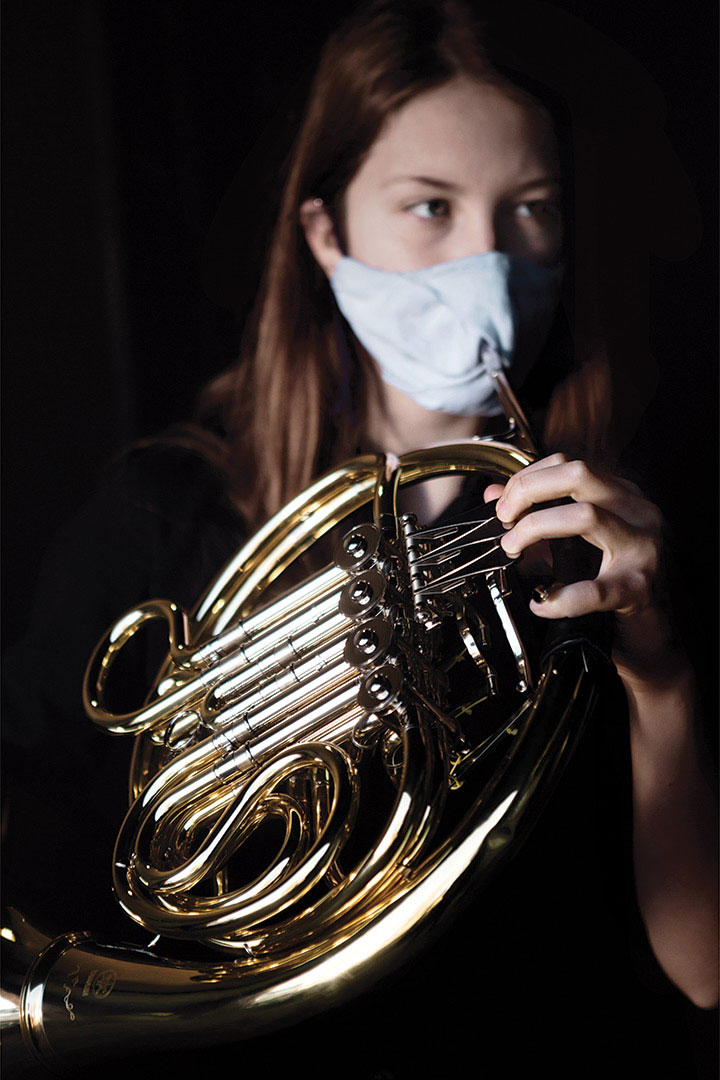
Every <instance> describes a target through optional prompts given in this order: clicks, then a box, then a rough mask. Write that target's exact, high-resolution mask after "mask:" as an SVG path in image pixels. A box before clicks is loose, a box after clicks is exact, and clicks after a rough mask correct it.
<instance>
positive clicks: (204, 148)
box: [3, 0, 718, 663]
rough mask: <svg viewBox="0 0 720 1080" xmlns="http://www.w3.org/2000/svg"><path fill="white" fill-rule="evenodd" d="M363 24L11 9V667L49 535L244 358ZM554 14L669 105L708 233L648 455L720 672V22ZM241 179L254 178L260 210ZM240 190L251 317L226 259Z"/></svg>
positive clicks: (697, 5)
mask: <svg viewBox="0 0 720 1080" xmlns="http://www.w3.org/2000/svg"><path fill="white" fill-rule="evenodd" d="M352 6H353V5H352V4H349V3H347V2H345V0H337V2H335V3H329V2H327V0H322V2H315V3H313V2H312V0H308V2H306V3H302V4H301V3H297V2H295V3H288V2H285V3H284V4H282V5H279V4H276V3H270V4H264V5H263V4H260V3H257V4H251V3H248V2H247V0H241V2H229V0H228V2H222V0H195V2H184V0H144V2H143V0H59V2H58V0H5V3H4V5H3V24H4V25H3V52H4V57H3V81H4V93H3V110H4V128H3V129H4V154H3V174H4V175H3V181H4V230H3V231H4V242H3V263H4V288H3V309H4V317H3V357H4V363H3V415H4V420H3V474H4V483H3V504H4V514H3V545H4V546H3V554H4V559H3V598H4V603H3V617H4V640H5V644H9V643H11V642H12V641H13V640H14V639H15V638H16V637H17V636H18V635H19V634H21V633H22V627H23V618H24V608H25V604H26V602H27V599H28V596H29V594H30V592H31V591H32V586H33V581H34V578H35V574H36V570H37V565H38V562H39V560H40V558H41V556H42V552H43V550H44V548H45V545H46V543H47V541H48V539H49V537H50V535H52V533H53V532H54V531H55V529H56V528H57V525H58V524H59V522H61V521H62V520H63V519H64V518H65V517H67V516H68V515H69V514H70V513H71V512H72V511H73V510H74V509H75V508H76V507H77V506H78V505H79V503H80V502H81V501H82V500H83V498H84V495H85V493H86V492H87V491H88V490H89V489H90V488H91V487H92V486H93V484H94V483H95V481H96V478H97V477H98V475H99V473H100V470H101V469H102V467H103V464H104V462H105V461H107V459H108V457H109V456H110V455H112V454H113V453H114V452H115V451H116V450H117V449H118V448H119V447H121V446H122V445H123V444H124V443H126V442H127V441H128V440H130V439H131V438H133V437H135V436H138V435H142V434H147V433H150V432H153V431H157V430H159V429H160V428H162V427H163V426H165V425H166V424H167V423H168V422H169V421H171V420H173V419H177V418H182V417H184V416H185V415H186V414H187V412H188V410H189V409H190V407H191V403H192V400H193V397H194V395H195V393H196V391H197V390H198V388H199V387H200V386H201V385H202V383H203V382H204V381H205V380H206V379H207V378H208V377H209V376H210V375H212V374H213V373H214V372H216V371H218V370H219V369H220V368H221V367H222V366H224V365H225V364H226V363H227V362H228V361H229V360H230V359H231V358H232V356H233V355H234V353H235V351H236V348H237V340H238V333H239V327H240V325H241V324H242V318H243V315H244V314H245V313H246V312H247V309H248V306H249V304H250V302H251V300H252V296H253V290H254V284H255V281H256V280H257V273H258V270H259V262H260V252H261V251H262V247H263V240H264V237H265V236H266V234H267V230H268V228H269V225H270V223H271V221H270V218H269V217H268V216H267V210H266V207H267V206H268V205H271V202H270V203H268V202H267V200H263V199H262V195H263V192H264V191H265V189H266V188H268V189H270V188H272V186H273V180H274V177H275V175H276V167H277V165H278V162H277V160H275V159H274V157H273V153H276V148H275V147H274V146H273V144H272V137H271V135H272V130H273V125H276V124H278V123H280V124H281V125H282V124H283V122H284V121H286V120H287V118H288V117H290V118H291V117H292V113H293V110H294V109H296V108H297V104H298V88H300V87H302V86H303V84H304V83H305V81H306V80H307V78H308V76H309V74H310V73H311V71H312V69H313V65H314V61H315V59H316V57H317V53H318V50H319V47H320V44H321V42H322V40H323V38H324V36H325V35H326V33H327V31H328V29H329V28H330V27H332V26H333V25H334V23H335V21H336V19H337V16H338V14H340V13H342V12H343V11H344V10H347V9H349V8H350V7H352ZM553 6H554V7H559V8H562V9H565V10H567V11H570V12H572V13H573V14H575V15H576V16H578V17H580V18H582V19H584V20H586V21H587V22H588V23H589V24H590V25H592V26H593V27H595V28H597V29H598V30H600V31H601V32H603V33H605V34H607V35H608V36H609V37H610V38H611V39H613V40H614V41H615V42H617V43H618V44H619V45H620V46H621V47H622V48H624V49H626V50H627V51H628V52H629V53H631V54H632V55H633V56H634V57H635V58H636V60H637V61H638V62H639V64H640V65H641V66H642V67H643V68H644V69H645V71H646V72H647V73H648V75H649V77H650V78H651V79H652V80H653V81H654V82H655V83H656V84H657V86H658V87H659V88H660V91H661V93H662V95H663V97H664V99H665V103H666V106H667V121H666V130H667V133H668V135H669V138H670V141H671V142H672V144H673V146H674V148H675V150H676V152H677V154H678V156H679V158H680V161H681V162H682V163H683V166H684V168H685V171H686V173H687V175H688V176H689V178H690V182H691V184H692V187H693V189H694V191H695V194H696V197H697V200H698V203H699V206H700V210H701V214H702V218H703V236H702V240H701V243H700V245H699V246H698V247H697V249H696V250H695V251H694V252H693V253H692V254H690V255H689V256H688V257H687V258H684V259H682V260H681V261H663V260H661V259H653V260H652V261H651V263H650V268H649V274H650V336H651V348H652V351H653V353H654V355H655V358H656V361H657V364H658V367H659V371H660V382H659V386H658V390H657V393H656V395H655V397H654V399H653V401H652V402H651V405H650V408H649V410H648V412H647V414H646V417H645V419H644V421H643V423H642V425H641V427H640V430H639V432H638V434H637V436H636V439H635V447H634V454H635V461H636V462H637V463H639V466H640V467H641V469H642V471H643V474H644V479H645V482H646V486H647V488H648V490H649V492H650V493H651V494H652V495H653V496H654V497H655V498H657V499H658V501H659V502H660V503H661V504H662V505H663V508H664V509H665V511H666V513H667V514H668V516H669V518H670V520H671V523H672V525H673V527H674V529H675V531H676V533H679V534H680V535H681V536H682V537H683V543H684V545H685V547H686V550H687V553H688V560H689V561H690V563H691V564H692V566H693V567H694V568H695V569H694V570H693V573H692V574H691V575H690V578H689V580H690V582H691V588H692V593H693V595H692V601H693V603H694V604H695V611H696V618H697V622H698V624H699V625H700V626H702V627H703V635H704V636H706V639H707V641H709V642H710V645H709V646H706V648H705V657H706V658H708V659H709V661H710V662H711V663H713V662H714V659H715V656H716V652H715V642H716V640H717V639H716V625H717V623H716V609H717V554H716V551H717V546H716V543H717V461H718V458H717V355H718V354H717V333H716V328H717V308H716V295H717V292H716V291H717V272H716V257H717V252H716V242H715V241H716V235H717V231H716V216H715V215H716V179H717V169H716V164H717V160H716V112H715V102H716V100H717V79H716V49H715V42H716V37H717V33H716V32H717V27H716V20H715V15H714V13H713V12H712V10H711V6H710V5H707V4H706V3H705V2H704V0H689V2H687V3H683V4H682V5H680V4H678V3H677V2H676V0H657V2H656V3H654V4H653V5H652V6H651V7H649V6H647V5H646V4H645V3H642V2H640V0H632V2H623V3H620V2H617V0H612V2H611V0H608V2H605V3H599V2H598V0H553ZM269 125H270V129H269ZM285 126H287V124H286V125H285ZM268 130H270V136H269V135H268ZM238 170H240V171H241V176H242V177H247V178H248V179H247V182H245V181H244V180H241V182H240V185H239V186H238V184H237V180H236V177H237V175H238ZM233 182H235V187H234V205H233V211H232V213H231V217H232V220H233V228H234V230H235V235H236V237H237V258H236V260H235V262H234V263H233V268H232V269H233V274H234V275H235V277H236V280H235V286H236V290H235V293H234V303H233V306H234V310H232V311H231V310H229V308H228V307H227V306H223V303H222V302H218V301H222V300H223V299H226V296H225V295H224V294H223V287H224V286H223V283H222V280H218V279H221V278H222V274H221V273H219V268H218V265H217V259H216V260H213V259H212V258H211V259H210V261H209V262H208V261H207V260H206V259H205V252H206V244H207V240H208V236H213V235H214V234H213V224H214V222H215V221H216V214H217V211H218V208H219V207H220V205H221V203H222V200H223V197H224V195H225V193H226V192H227V191H228V189H229V188H230V186H231V185H232V184H233ZM665 212H666V213H667V214H668V215H672V214H673V206H672V205H668V206H667V207H666V208H665ZM223 220H226V219H223ZM221 246H222V245H221ZM618 259H619V260H622V251H621V250H620V251H618ZM220 261H222V260H220ZM220 269H222V268H220ZM231 276H232V275H231ZM658 432H664V434H663V435H662V436H661V437H659V436H658ZM668 432H669V433H670V434H668Z"/></svg>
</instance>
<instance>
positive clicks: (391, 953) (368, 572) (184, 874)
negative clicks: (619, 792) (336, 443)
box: [3, 375, 606, 1075]
mask: <svg viewBox="0 0 720 1080" xmlns="http://www.w3.org/2000/svg"><path fill="white" fill-rule="evenodd" d="M495 378H496V381H498V392H499V395H500V398H501V403H502V404H503V407H504V409H505V412H506V414H507V415H508V418H509V421H510V428H511V431H512V433H513V435H512V438H513V442H511V441H510V440H509V439H508V440H507V441H502V440H495V439H474V440H470V441H468V442H463V443H456V444H452V445H446V446H440V447H434V448H428V449H422V450H418V451H416V452H414V453H410V454H406V455H405V456H403V457H401V458H400V459H399V460H391V459H389V458H387V457H385V456H383V455H377V454H369V455H363V456H360V457H357V458H355V459H354V460H352V461H351V462H349V463H348V464H347V465H345V466H344V467H342V468H339V469H335V470H333V471H331V472H329V473H328V474H326V475H325V476H323V477H321V478H320V479H319V480H317V481H316V482H315V483H314V484H313V485H312V486H311V487H310V488H309V489H308V490H307V491H305V492H304V493H302V494H301V495H299V496H298V497H297V498H295V499H293V500H292V502H290V503H289V504H288V505H287V506H286V507H285V508H284V509H283V510H282V511H281V512H280V513H279V514H277V515H276V516H275V517H274V518H272V519H271V520H270V521H269V522H268V523H267V524H266V525H265V526H264V527H263V528H261V529H260V531H259V532H258V533H257V534H256V535H255V536H254V537H253V538H252V539H250V540H249V542H248V543H246V544H245V545H244V546H243V547H242V549H241V550H240V551H239V552H238V553H237V554H236V556H235V557H234V558H233V559H232V560H231V561H230V563H229V564H228V565H227V566H226V567H225V569H224V570H223V571H222V572H221V573H220V575H219V576H218V577H217V579H216V580H215V582H214V583H213V584H212V585H211V587H210V588H209V589H208V591H207V592H206V593H205V595H204V596H203V597H202V598H201V600H200V601H199V602H198V604H197V606H196V607H195V609H194V610H193V611H192V613H190V614H189V615H186V614H185V613H183V612H182V611H181V610H180V609H179V608H178V607H177V605H176V604H174V603H172V602H169V601H164V600H154V601H151V602H149V603H146V604H141V605H139V606H138V607H136V608H135V609H134V610H132V611H130V612H128V613H127V614H125V615H124V616H123V617H122V618H121V619H119V620H118V621H117V622H116V623H115V624H114V625H113V626H112V627H111V628H110V630H109V631H108V632H107V634H106V635H105V636H104V637H103V639H102V641H101V642H100V643H99V644H98V647H97V649H96V650H95V653H94V655H93V657H92V659H91V661H90V663H89V666H88V669H87V673H86V679H85V687H84V700H85V707H86V711H87V713H88V715H89V716H90V718H91V719H92V720H93V721H94V722H95V723H97V724H99V725H100V726H101V727H103V728H105V729H106V730H107V731H108V732H111V733H114V734H130V735H134V736H136V737H137V738H136V744H135V750H134V756H133V764H132V770H131V778H130V781H131V782H130V788H131V800H130V808H129V810H128V812H127V814H126V816H125V819H124V821H123V823H122V826H121V828H120V832H119V835H118V839H117V842H116V846H115V851H114V856H113V860H112V865H113V884H114V889H115V893H116V895H117V898H118V900H119V903H120V904H121V906H122V908H123V909H124V910H125V912H126V913H127V914H128V915H129V917H130V918H131V919H133V920H135V922H137V923H139V924H140V925H141V926H143V927H145V928H146V929H147V930H148V931H149V932H150V933H149V936H153V941H152V942H151V944H150V945H148V947H146V948H138V947H131V946H119V945H115V944H114V945H111V946H108V945H103V944H102V943H100V942H97V941H94V940H92V938H91V937H90V936H89V935H88V934H87V933H83V932H74V933H68V934H65V935H63V936H61V937H58V938H57V939H55V940H53V941H49V942H43V941H41V940H40V939H38V938H34V937H33V934H32V931H30V930H29V929H25V931H24V930H23V926H22V920H21V919H20V918H19V917H18V918H17V919H16V926H15V928H14V931H13V930H11V931H10V933H11V936H15V937H22V936H23V933H25V935H26V937H27V939H28V951H29V953H30V959H31V960H32V962H31V963H30V967H29V970H28V972H27V974H26V976H25V978H24V981H23V983H22V986H21V987H20V988H17V989H16V992H15V993H12V992H9V991H8V992H6V994H5V998H4V1012H3V1027H4V1034H5V1036H6V1040H5V1053H6V1058H5V1063H6V1067H10V1070H11V1071H10V1072H9V1075H12V1062H13V1061H14V1060H16V1061H18V1062H20V1061H23V1062H24V1066H21V1065H20V1064H18V1066H17V1068H18V1073H17V1074H18V1075H21V1073H22V1069H23V1067H26V1068H30V1063H34V1064H33V1067H35V1068H37V1067H39V1066H45V1067H46V1068H47V1069H50V1070H51V1071H55V1072H59V1073H61V1074H62V1073H63V1072H64V1071H68V1070H71V1069H72V1068H76V1067H79V1066H82V1065H84V1064H97V1063H98V1062H99V1061H101V1060H102V1059H103V1058H109V1057H112V1056H114V1055H118V1054H121V1053H122V1052H124V1051H126V1050H127V1046H128V1044H131V1045H132V1046H133V1048H134V1049H135V1050H136V1051H137V1052H139V1051H140V1050H142V1049H147V1050H152V1051H159V1050H163V1049H165V1048H172V1049H174V1050H177V1049H178V1048H181V1047H183V1046H185V1045H187V1046H199V1045H203V1044H206V1045H210V1044H212V1045H217V1044H221V1043H232V1042H237V1041H240V1040H243V1039H247V1038H251V1037H253V1036H256V1035H259V1034H264V1033H267V1032H269V1031H273V1030H275V1029H278V1028H281V1027H283V1026H284V1025H287V1024H289V1023H290V1022H296V1021H297V1020H299V1019H302V1018H304V1017H307V1016H311V1015H313V1014H317V1013H320V1012H322V1011H323V1010H325V1009H326V1008H327V1006H328V1004H329V1003H330V1002H332V1003H333V1004H338V1003H339V1002H343V1001H348V1000H350V999H351V998H353V997H354V996H356V995H358V994H361V993H363V992H365V991H367V990H368V989H369V988H370V987H372V985H373V984H374V983H375V982H376V980H378V979H380V978H382V977H384V976H386V975H388V974H389V973H391V972H393V971H395V970H396V969H398V968H399V967H401V966H402V965H404V964H405V963H407V961H408V960H409V959H410V958H411V957H413V956H414V955H415V954H416V953H417V952H418V951H419V950H421V949H423V948H425V947H426V946H427V945H428V943H429V942H430V941H431V940H434V939H435V938H436V937H437V935H439V934H441V933H442V932H443V930H444V929H445V927H446V926H447V925H449V924H450V923H451V922H452V920H453V919H454V918H455V917H456V916H457V914H458V912H459V911H460V910H461V909H463V908H465V907H466V906H467V905H468V904H469V903H470V902H472V901H473V900H474V899H475V898H476V897H477V893H478V890H479V888H480V887H481V885H482V883H483V882H484V881H486V880H487V878H488V876H489V875H490V874H492V873H494V872H495V870H496V869H497V868H498V866H500V865H501V864H502V863H503V861H504V860H505V859H506V858H507V857H508V855H509V854H510V853H511V852H512V851H513V850H514V848H515V846H516V845H517V842H518V841H519V840H520V839H521V838H522V837H523V836H524V834H525V833H526V832H527V831H528V829H529V827H530V825H531V824H532V822H533V821H534V820H535V818H536V817H537V813H538V811H539V809H540V808H541V806H542V804H543V803H544V802H545V800H546V799H547V798H548V796H549V794H550V792H551V791H552V788H553V786H554V784H555V783H556V781H557V779H558V777H559V775H560V772H561V769H562V768H563V766H564V765H565V763H566V761H567V759H568V756H569V754H570V753H571V751H572V749H573V747H574V745H575V744H576V742H577V740H578V737H579V735H580V733H581V730H582V728H583V725H584V723H585V722H586V720H587V717H588V716H589V714H590V712H591V710H592V708H593V706H594V703H595V701H596V698H597V696H598V685H599V675H600V669H601V668H602V667H603V666H604V665H605V664H606V660H605V658H604V657H603V656H602V654H601V653H600V652H599V651H598V650H597V649H596V648H595V647H594V646H593V645H592V644H591V643H590V642H589V641H588V640H587V638H585V637H584V636H583V635H582V634H580V633H578V632H577V631H576V630H573V631H571V632H568V633H566V634H565V635H564V636H563V635H561V636H559V637H558V636H557V635H556V639H555V641H554V643H553V644H550V645H548V646H546V648H545V650H544V653H541V654H540V655H532V650H531V649H530V647H529V646H528V645H527V644H526V641H525V640H524V638H523V634H522V633H521V630H520V624H521V623H522V615H523V613H525V618H526V619H529V618H530V617H529V615H528V614H527V598H526V597H524V598H523V595H522V587H521V585H520V583H519V578H518V575H517V574H516V569H517V568H516V567H515V566H514V565H513V559H512V558H510V557H509V556H507V555H506V554H505V553H504V551H503V549H502V547H501V546H500V542H499V541H500V537H501V535H502V527H501V525H500V523H499V521H498V520H497V518H496V517H495V515H494V513H493V509H492V505H489V506H488V507H483V508H482V509H481V510H480V511H479V512H478V513H476V514H473V515H469V516H466V517H464V518H463V519H462V520H459V521H458V520H455V521H451V522H449V523H447V524H443V525H437V526H435V527H432V528H423V527H422V526H421V525H419V524H418V522H417V520H416V519H415V518H414V517H413V516H412V515H410V514H403V513H400V512H399V509H398V500H399V493H400V491H401V488H402V487H403V485H406V484H414V483H417V482H420V481H425V480H428V479H431V478H433V477H436V476H447V475H449V474H482V476H483V478H484V480H486V481H487V482H495V481H499V482H502V483H504V482H506V481H507V479H508V478H509V477H510V476H511V475H513V473H515V472H516V471H517V470H519V469H521V468H523V467H524V466H525V465H527V464H529V463H530V462H531V461H532V460H533V449H532V446H531V440H530V435H529V430H528V427H527V422H526V420H525V418H524V416H523V414H522V411H521V410H520V407H519V405H518V404H517V401H516V400H515V398H514V396H513V394H512V392H511V390H510V389H509V387H508V386H507V383H506V382H505V381H504V379H503V377H502V375H496V376H495ZM370 511H371V512H370ZM333 531H334V532H341V533H342V535H341V538H340V539H339V542H338V543H337V545H336V548H335V555H334V558H333V559H332V561H331V562H330V563H329V565H326V566H325V567H324V569H321V570H319V571H317V572H315V573H313V574H312V575H311V576H309V577H306V578H304V579H302V580H301V582H300V584H295V585H294V586H293V587H291V588H289V589H285V590H284V591H283V590H282V580H283V577H282V575H283V574H287V573H288V572H292V570H293V568H295V569H297V567H298V566H299V565H300V560H301V557H303V556H304V554H305V553H306V552H307V551H308V550H309V549H310V548H311V547H312V546H313V545H315V544H316V543H317V542H318V541H319V540H321V538H326V539H327V538H328V537H330V536H331V534H332V533H333ZM278 589H280V591H279V593H277V590H278ZM273 590H275V592H274V591H273ZM156 620H161V621H162V622H164V623H165V624H166V625H167V631H168V640H169V653H168V656H167V659H166V661H165V662H164V664H163V667H162V669H161V671H160V673H159V676H158V679H157V682H156V684H155V686H154V688H153V690H152V692H151V693H150V695H149V697H148V698H147V700H146V703H145V704H144V705H143V706H142V707H141V708H138V709H137V710H136V711H133V712H127V713H124V714H121V715H116V714H114V713H113V712H112V711H111V710H110V709H109V708H108V706H107V704H106V695H107V691H108V684H109V682H110V681H111V674H112V670H113V666H114V663H115V660H116V658H117V656H118V654H119V652H120V651H121V650H122V649H123V648H124V647H125V645H126V644H127V643H128V641H129V640H130V639H131V638H132V637H133V636H134V635H135V634H136V633H137V632H138V631H139V630H140V628H141V627H143V626H144V625H145V624H146V623H148V622H150V621H156ZM538 622H540V620H538ZM367 785H369V788H368V787H367ZM368 790H369V791H370V792H371V794H369V795H366V798H365V799H364V798H363V794H364V792H365V791H368ZM378 807H380V808H382V809H383V817H382V819H381V820H378V816H377V808H378ZM263 830H265V834H267V839H266V840H265V841H263V843H261V844H260V847H259V850H260V851H261V852H263V853H264V854H263V855H262V858H261V859H260V860H258V856H257V850H258V847H257V845H256V848H255V851H256V854H255V856H254V857H253V858H252V859H250V860H247V858H246V859H245V861H244V860H243V853H244V851H246V850H247V845H248V842H249V841H250V839H251V838H252V836H253V835H254V834H255V839H256V840H257V838H258V835H259V836H261V837H262V836H263V835H264V833H263ZM245 863H248V865H245ZM5 936H7V934H6V935H5ZM170 938H178V939H191V940H192V941H193V942H200V943H201V944H202V945H203V946H204V951H202V950H199V949H197V948H196V947H194V949H193V952H192V956H193V958H192V959H184V960H178V959H176V958H175V956H174V954H173V955H172V956H169V955H167V950H164V949H163V944H164V942H165V941H167V939H170ZM33 952H34V953H35V954H36V955H34V957H33V955H32V954H33ZM159 1002H161V1005H162V1007H161V1008H160V1007H159V1004H158V1003H159Z"/></svg>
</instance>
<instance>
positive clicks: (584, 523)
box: [575, 503, 599, 532]
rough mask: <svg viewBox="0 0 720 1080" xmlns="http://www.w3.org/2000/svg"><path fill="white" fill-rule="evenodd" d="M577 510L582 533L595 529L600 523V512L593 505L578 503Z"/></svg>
mask: <svg viewBox="0 0 720 1080" xmlns="http://www.w3.org/2000/svg"><path fill="white" fill-rule="evenodd" d="M576 506H577V510H576V511H575V513H576V516H577V523H578V527H579V528H580V530H581V531H582V532H589V531H591V530H592V529H594V528H595V527H596V526H597V524H598V521H599V511H598V508H597V506H594V505H593V503H576Z"/></svg>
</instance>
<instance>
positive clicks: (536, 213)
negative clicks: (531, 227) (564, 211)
mask: <svg viewBox="0 0 720 1080" xmlns="http://www.w3.org/2000/svg"><path fill="white" fill-rule="evenodd" d="M515 214H516V216H517V217H519V218H533V219H535V220H537V221H544V222H547V221H559V220H560V204H559V203H558V202H557V201H556V200H555V199H528V200H526V201H525V202H521V203H517V205H516V206H515Z"/></svg>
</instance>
